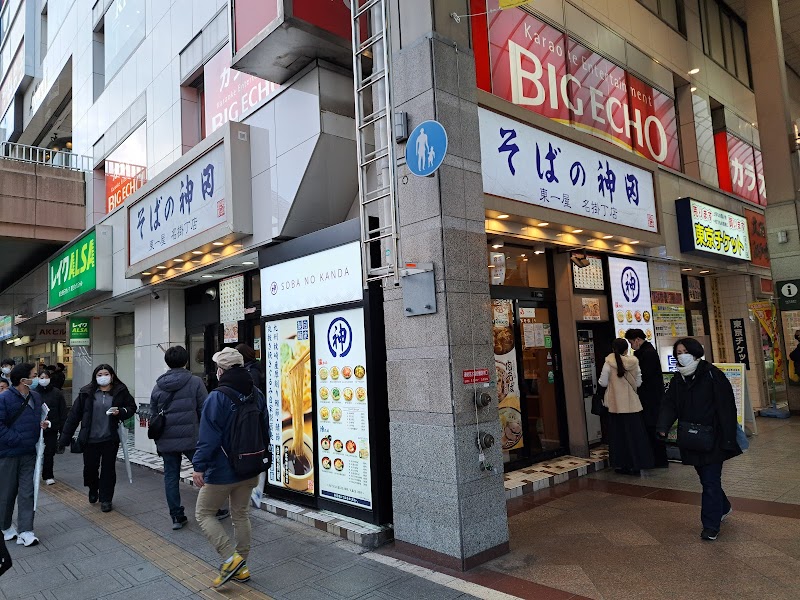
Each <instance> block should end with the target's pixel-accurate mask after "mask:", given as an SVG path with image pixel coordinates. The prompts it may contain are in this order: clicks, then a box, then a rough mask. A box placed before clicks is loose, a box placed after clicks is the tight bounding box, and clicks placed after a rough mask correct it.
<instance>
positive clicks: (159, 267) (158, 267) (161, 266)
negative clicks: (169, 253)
mask: <svg viewBox="0 0 800 600" xmlns="http://www.w3.org/2000/svg"><path fill="white" fill-rule="evenodd" d="M166 268H167V267H165V266H164V265H158V266H157V267H156V269H166Z"/></svg>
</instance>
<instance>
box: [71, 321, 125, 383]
mask: <svg viewBox="0 0 800 600" xmlns="http://www.w3.org/2000/svg"><path fill="white" fill-rule="evenodd" d="M87 318H88V319H90V321H91V330H90V332H89V335H90V341H91V345H89V346H76V347H75V348H73V357H72V361H73V363H72V390H73V392H72V396H73V398H77V397H78V391H79V390H80V389H81V388H82V387H83V386H85V385H86V384H88V383H90V382H91V381H92V372H93V371H94V369H95V367H96V366H97V365H101V364H104V363H105V364H108V365H111V366H112V367H114V368H116V366H117V365H116V363H115V362H114V317H87Z"/></svg>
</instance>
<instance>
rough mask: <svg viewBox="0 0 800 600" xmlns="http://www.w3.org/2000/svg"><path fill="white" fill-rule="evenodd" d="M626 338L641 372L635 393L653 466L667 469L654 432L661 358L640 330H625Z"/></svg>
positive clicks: (661, 445) (663, 449) (663, 447)
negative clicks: (650, 450) (639, 402)
mask: <svg viewBox="0 0 800 600" xmlns="http://www.w3.org/2000/svg"><path fill="white" fill-rule="evenodd" d="M625 339H626V340H628V343H630V345H631V348H633V355H634V356H635V357H636V358H637V359H638V360H639V368H640V369H641V371H642V385H641V386H639V389H638V393H639V400H640V401H641V403H642V414H643V415H644V426H645V429H646V430H647V437H648V438H649V440H650V447H651V448H652V450H653V466H654V467H655V468H656V469H666V468H669V461H668V460H667V445H666V444H665V443H664V442H663V441H661V440H660V439H659V437H658V436H657V435H656V425H657V424H658V415H659V413H660V412H661V402H662V401H663V400H664V377H663V375H662V374H661V359H660V358H659V357H658V351H657V350H656V349H655V348H654V347H653V344H651V343H650V342H648V341H647V336H646V335H645V333H644V331H642V330H641V329H628V331H627V332H625Z"/></svg>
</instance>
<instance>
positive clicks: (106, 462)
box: [58, 364, 136, 512]
mask: <svg viewBox="0 0 800 600" xmlns="http://www.w3.org/2000/svg"><path fill="white" fill-rule="evenodd" d="M135 413H136V402H135V401H134V399H133V396H131V393H130V392H129V391H128V387H127V386H126V385H125V384H124V383H122V382H121V381H120V380H119V378H118V377H117V374H116V373H115V372H114V369H113V368H112V367H111V365H107V364H102V365H98V366H97V367H95V369H94V372H93V373H92V381H91V383H89V384H87V385H85V386H83V387H82V388H81V390H80V392H79V393H78V397H77V398H76V399H75V402H74V403H73V404H72V410H70V412H69V416H68V417H67V422H66V423H65V424H64V430H63V431H62V432H61V438H60V439H59V442H58V445H59V447H62V448H63V447H64V446H66V445H67V444H68V443H69V442H70V441H71V440H72V436H73V434H74V433H75V430H76V429H77V428H78V424H80V426H81V430H80V433H79V434H78V445H79V446H80V447H81V448H82V449H83V485H85V486H86V487H87V488H89V503H90V504H95V503H96V502H97V501H98V500H100V508H101V510H102V511H103V512H111V510H113V505H112V501H113V499H114V487H115V486H116V484H117V471H116V465H117V452H118V451H119V444H120V441H122V442H123V443H125V440H120V439H119V432H118V431H117V430H118V425H119V423H121V422H122V421H124V420H125V419H127V418H128V417H131V416H133V415H134V414H135Z"/></svg>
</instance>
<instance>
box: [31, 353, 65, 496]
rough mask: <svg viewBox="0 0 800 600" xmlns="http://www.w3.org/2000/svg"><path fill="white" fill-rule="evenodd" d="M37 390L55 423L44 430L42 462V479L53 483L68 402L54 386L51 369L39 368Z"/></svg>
mask: <svg viewBox="0 0 800 600" xmlns="http://www.w3.org/2000/svg"><path fill="white" fill-rule="evenodd" d="M36 391H37V392H39V396H41V398H42V402H44V403H45V404H47V408H48V409H50V412H48V413H47V420H48V421H50V422H51V423H52V424H53V426H52V427H51V428H50V429H48V430H47V431H45V432H44V463H43V464H42V479H44V482H45V483H46V484H47V485H53V484H54V483H55V482H56V479H55V475H53V463H54V461H55V456H56V448H57V447H58V436H59V435H60V434H61V430H62V429H64V423H65V421H66V420H67V403H66V401H65V400H64V394H62V393H61V390H59V389H58V388H56V387H55V386H53V382H52V371H50V370H49V369H40V370H39V387H38V388H37V389H36Z"/></svg>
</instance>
